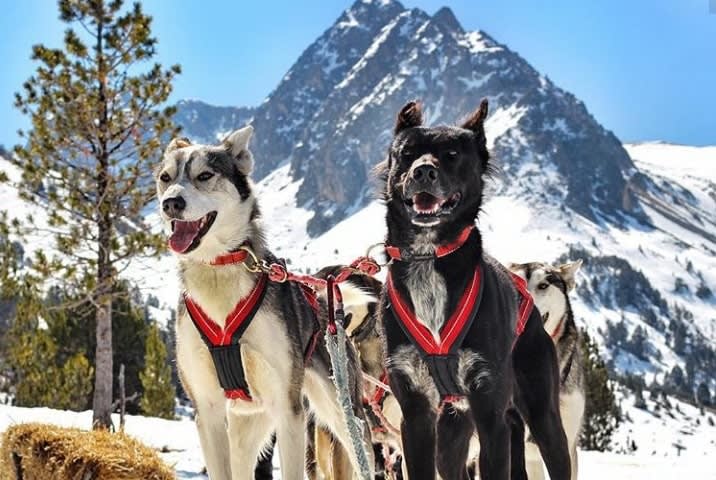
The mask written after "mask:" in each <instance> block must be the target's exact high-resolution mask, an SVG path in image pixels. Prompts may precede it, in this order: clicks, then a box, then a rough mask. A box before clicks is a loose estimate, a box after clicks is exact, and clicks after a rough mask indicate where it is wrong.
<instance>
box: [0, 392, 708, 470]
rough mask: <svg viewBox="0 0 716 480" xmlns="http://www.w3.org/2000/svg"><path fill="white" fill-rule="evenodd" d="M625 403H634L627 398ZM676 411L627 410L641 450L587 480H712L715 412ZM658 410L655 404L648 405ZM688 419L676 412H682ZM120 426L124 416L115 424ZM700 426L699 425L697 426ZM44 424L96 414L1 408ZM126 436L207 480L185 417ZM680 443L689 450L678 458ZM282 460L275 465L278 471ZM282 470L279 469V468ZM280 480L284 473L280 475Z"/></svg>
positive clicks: (132, 422)
mask: <svg viewBox="0 0 716 480" xmlns="http://www.w3.org/2000/svg"><path fill="white" fill-rule="evenodd" d="M624 402H625V403H626V402H632V399H631V398H627V399H625V400H624ZM670 402H671V403H672V404H673V408H672V409H671V410H670V411H671V412H672V414H673V415H674V417H675V418H671V417H670V416H669V415H666V414H664V410H662V411H661V414H662V415H661V418H656V417H655V416H654V413H653V412H652V413H650V412H648V411H642V410H639V409H636V408H634V407H633V406H627V407H626V408H625V410H626V412H627V413H628V416H629V417H631V418H632V419H633V420H634V422H633V423H631V422H626V423H625V424H623V425H622V426H621V427H620V429H619V430H618V432H617V434H616V438H617V439H618V441H619V442H621V443H623V445H624V446H626V445H627V444H628V443H629V444H630V443H631V441H632V440H633V441H634V442H635V443H636V445H637V451H636V452H635V453H634V454H630V455H625V454H617V453H601V452H585V451H581V452H580V453H579V467H580V475H579V477H580V478H581V479H582V480H601V479H602V478H604V475H605V474H607V475H614V476H613V477H612V478H630V479H631V480H662V479H664V480H666V479H668V480H671V479H673V478H677V475H684V474H693V475H699V478H700V479H704V480H706V479H712V478H716V477H715V476H714V470H713V468H712V462H711V461H710V460H711V458H710V455H711V453H712V452H713V449H714V448H715V447H716V428H714V427H711V426H709V425H708V423H707V418H708V416H710V417H711V418H713V419H716V414H714V413H713V412H710V413H706V416H701V414H700V413H699V412H698V411H697V410H696V409H695V408H693V407H690V406H689V405H686V404H684V403H681V402H678V401H676V400H673V399H670ZM647 405H649V408H650V410H653V406H654V402H652V401H651V400H648V399H647ZM677 406H678V409H679V410H681V411H682V412H683V413H681V414H680V413H678V412H676V408H677ZM112 420H113V422H114V424H115V426H117V425H119V417H118V415H114V416H113V418H112ZM697 420H698V423H699V424H697ZM26 422H43V423H51V424H55V425H60V426H65V427H75V428H82V429H87V428H89V426H90V425H91V423H92V412H91V411H85V412H71V411H62V410H54V409H49V408H22V407H13V406H8V405H0V432H4V431H5V430H6V429H7V428H8V427H9V426H11V425H14V424H17V423H26ZM125 432H126V433H127V434H128V435H130V436H133V437H135V438H137V439H138V440H140V441H142V442H144V443H145V444H147V445H149V446H150V447H152V448H154V449H156V450H157V451H158V453H159V455H160V457H161V458H162V459H163V460H164V461H165V462H167V464H169V465H170V466H172V467H173V468H174V469H175V470H176V473H177V478H178V479H179V480H184V479H206V478H207V477H206V476H205V475H203V474H202V470H203V465H204V463H203V458H202V455H201V447H200V445H199V438H198V435H197V433H196V426H195V424H194V422H193V421H192V420H191V419H190V418H188V417H183V418H181V419H180V420H164V419H159V418H152V417H143V416H134V415H128V416H127V417H126V425H125ZM674 443H678V444H680V445H682V446H683V447H684V448H685V449H684V450H683V452H682V453H681V454H680V456H678V455H677V453H676V449H675V447H674V446H673V444H674ZM277 457H278V455H277V456H275V457H274V465H275V466H276V465H278V458H277ZM275 468H276V467H275ZM275 473H276V475H275V476H276V478H280V472H275Z"/></svg>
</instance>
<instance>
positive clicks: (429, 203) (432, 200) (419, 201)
mask: <svg viewBox="0 0 716 480" xmlns="http://www.w3.org/2000/svg"><path fill="white" fill-rule="evenodd" d="M437 203H438V199H437V198H436V197H434V196H432V195H430V194H429V193H418V194H417V195H415V196H414V197H413V204H414V205H415V207H416V208H417V209H418V210H432V209H433V207H434V206H435V204H437Z"/></svg>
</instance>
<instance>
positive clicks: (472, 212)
mask: <svg viewBox="0 0 716 480" xmlns="http://www.w3.org/2000/svg"><path fill="white" fill-rule="evenodd" d="M486 116H487V101H486V100H483V101H482V103H481V105H480V107H479V109H478V110H477V111H475V113H474V114H472V115H471V116H470V117H469V118H468V119H467V120H466V121H465V122H464V123H463V124H462V125H461V126H460V127H448V126H440V127H432V128H428V127H423V126H422V121H423V120H422V110H421V106H420V104H418V103H416V102H410V103H408V104H407V105H406V106H405V107H403V109H402V110H401V111H400V113H399V114H398V119H397V124H396V127H395V136H394V138H393V141H392V144H391V146H390V150H389V153H388V159H387V160H386V162H384V163H383V164H382V169H381V170H382V174H383V177H384V179H385V182H386V188H385V202H386V204H387V224H388V236H387V244H388V246H387V247H386V250H387V252H388V254H389V255H390V256H391V257H392V258H393V260H394V261H393V263H392V264H391V266H390V269H389V274H388V281H387V282H386V287H385V289H384V291H383V295H382V298H381V306H380V312H381V315H382V321H383V326H384V330H385V340H386V347H387V350H386V351H387V356H388V359H387V367H388V371H389V378H390V385H391V388H392V389H393V393H394V394H395V396H396V397H397V399H398V402H399V403H400V407H401V410H402V413H403V423H402V425H401V431H402V441H403V449H404V456H405V458H404V460H405V461H406V462H407V471H408V476H409V477H410V479H411V480H418V479H434V478H435V471H436V467H437V471H438V473H439V474H440V476H441V477H442V478H443V479H463V478H466V477H467V470H466V468H465V464H466V460H467V456H468V447H469V443H470V438H471V436H472V434H473V431H474V429H475V428H476V429H477V434H478V437H479V439H480V456H479V472H480V478H482V479H483V480H496V479H503V480H505V479H507V478H509V477H510V471H512V478H526V473H525V467H524V446H523V442H524V437H521V435H524V433H523V431H524V426H523V424H522V420H521V418H520V415H518V414H517V412H516V411H515V407H516V408H517V410H518V411H519V414H521V417H522V418H524V419H525V420H526V422H527V424H528V425H529V427H530V431H531V434H532V436H533V437H534V439H535V442H536V443H537V444H538V446H539V449H540V451H541V453H542V457H543V458H544V461H545V464H546V466H547V469H548V471H549V474H550V477H551V478H552V479H553V480H567V479H569V476H570V464H569V453H568V450H567V439H566V437H565V434H564V430H563V428H562V422H561V419H560V415H559V400H558V388H559V376H558V370H557V358H556V354H555V349H554V345H553V343H552V341H551V340H550V338H549V335H547V333H546V332H545V331H544V328H543V327H542V320H541V317H540V314H539V312H538V311H537V309H536V308H534V309H533V308H532V303H531V297H529V294H527V293H525V292H526V289H525V286H524V284H523V283H520V280H517V279H515V278H513V277H512V276H511V274H510V273H509V272H508V271H507V270H506V269H505V268H504V267H502V265H500V264H499V263H497V262H496V261H495V260H493V259H492V258H491V257H489V256H487V255H486V254H484V252H483V250H482V239H481V236H480V232H479V231H478V230H477V229H476V228H475V220H476V218H477V214H478V212H479V210H480V206H481V204H482V193H483V186H484V183H483V181H484V178H485V176H486V174H487V173H489V170H490V164H489V154H488V151H487V146H486V141H485V132H484V126H483V122H484V120H485V117H486ZM506 213H507V212H506ZM511 434H512V441H511V437H510V436H511ZM510 450H512V455H510ZM436 463H437V465H436Z"/></svg>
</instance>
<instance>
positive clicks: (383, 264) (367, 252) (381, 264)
mask: <svg viewBox="0 0 716 480" xmlns="http://www.w3.org/2000/svg"><path fill="white" fill-rule="evenodd" d="M378 247H383V254H385V243H384V242H380V243H374V244H373V245H371V246H370V247H368V250H366V252H365V257H366V258H368V259H371V260H372V261H374V262H375V264H376V265H378V266H379V267H387V266H388V265H390V259H388V261H387V262H385V263H380V262H378V261H377V260H376V259H375V258H374V257H373V256H372V255H371V254H370V252H372V251H373V250H375V249H376V248H378ZM386 258H388V256H387V255H386Z"/></svg>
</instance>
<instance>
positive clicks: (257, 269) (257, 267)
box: [239, 245, 264, 273]
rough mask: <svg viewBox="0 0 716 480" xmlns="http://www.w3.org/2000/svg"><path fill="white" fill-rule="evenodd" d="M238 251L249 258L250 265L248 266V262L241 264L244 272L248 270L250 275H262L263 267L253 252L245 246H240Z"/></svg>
mask: <svg viewBox="0 0 716 480" xmlns="http://www.w3.org/2000/svg"><path fill="white" fill-rule="evenodd" d="M239 250H243V251H245V252H246V253H247V254H248V255H249V257H250V258H251V265H249V262H243V263H242V265H243V266H244V268H245V269H246V270H248V271H249V272H251V273H262V272H263V271H264V270H263V269H262V267H263V265H262V262H261V261H260V260H259V258H258V257H257V256H256V254H255V253H254V251H253V250H251V248H250V247H247V246H246V245H242V246H241V247H239Z"/></svg>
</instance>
